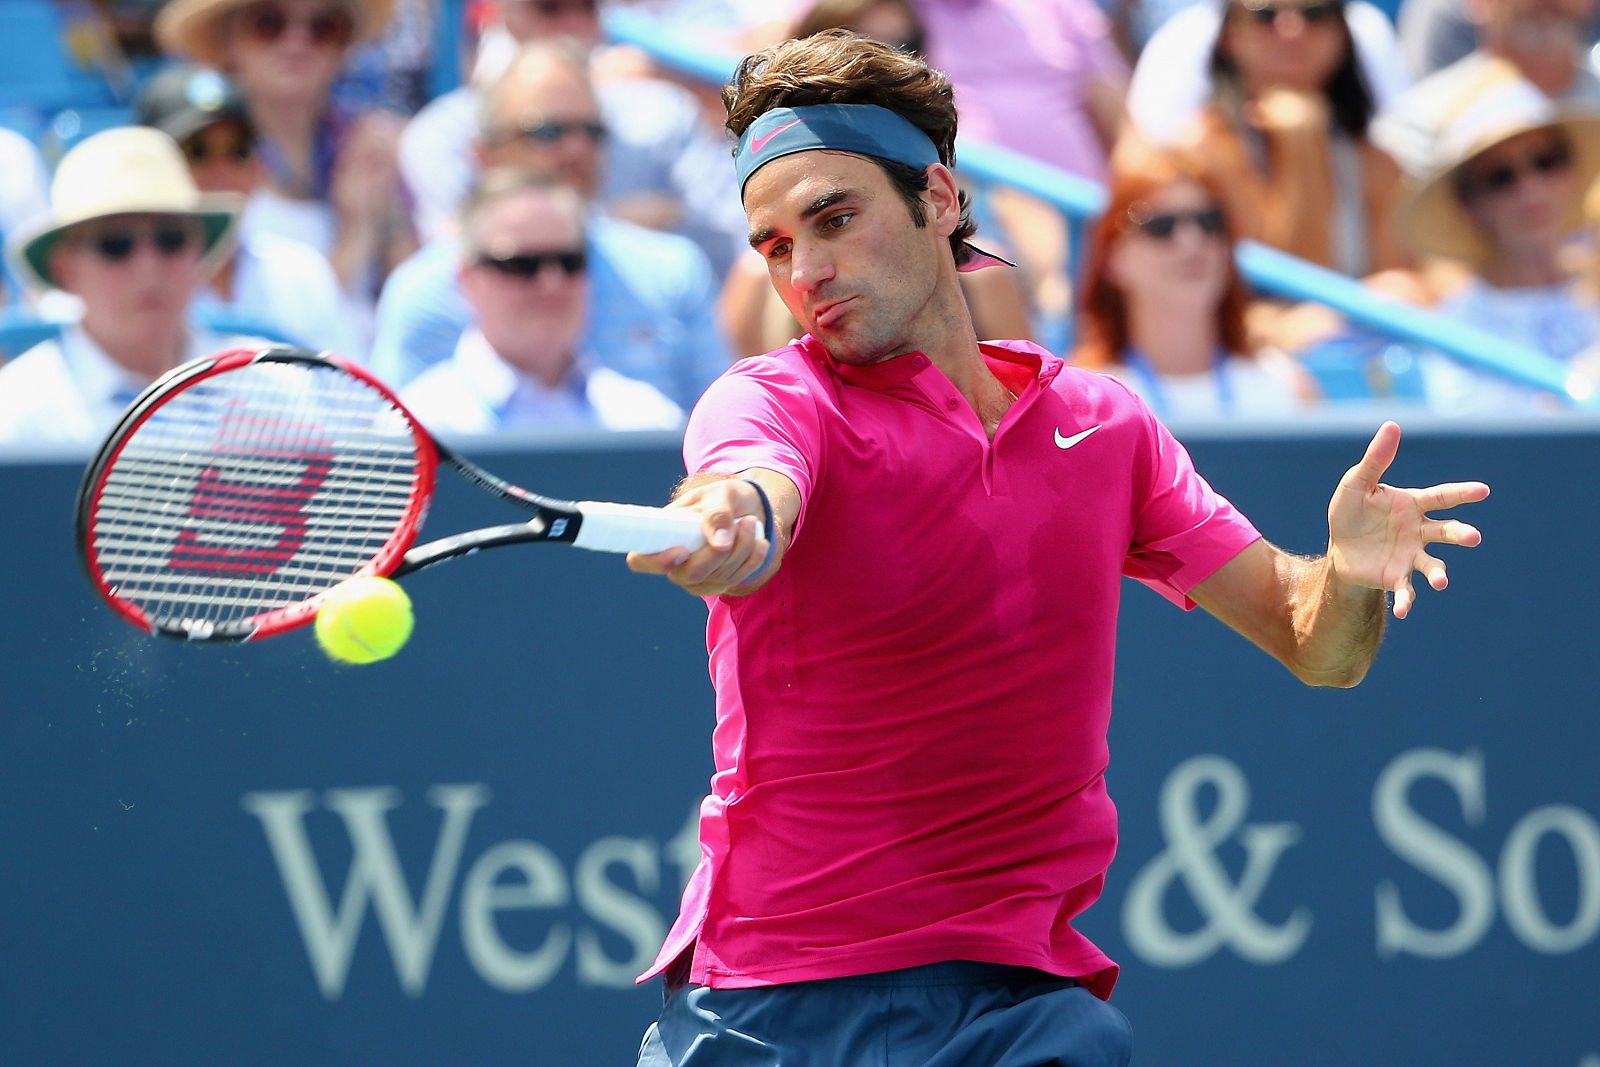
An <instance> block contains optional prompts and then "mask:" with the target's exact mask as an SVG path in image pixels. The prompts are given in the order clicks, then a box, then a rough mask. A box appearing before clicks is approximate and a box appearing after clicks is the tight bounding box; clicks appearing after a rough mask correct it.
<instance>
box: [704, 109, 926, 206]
mask: <svg viewBox="0 0 1600 1067" xmlns="http://www.w3.org/2000/svg"><path fill="white" fill-rule="evenodd" d="M818 148H832V149H836V150H838V151H840V152H854V153H856V154H857V155H863V156H874V157H876V158H878V159H887V160H889V161H890V162H891V163H904V164H905V165H906V166H908V167H911V168H912V169H913V170H919V171H920V170H923V169H925V168H926V167H927V166H928V164H929V163H937V162H939V150H938V149H937V148H935V147H934V145H933V140H932V138H930V137H929V136H928V135H927V134H926V133H923V132H922V130H920V129H918V128H917V127H916V126H915V125H914V124H913V123H912V122H911V121H910V120H909V119H906V118H905V117H903V116H901V115H899V114H897V113H896V112H893V111H890V110H889V109H888V108H886V107H879V106H878V105H877V104H810V105H808V106H806V107H775V108H773V109H772V110H771V111H768V112H767V113H766V114H764V115H762V116H761V117H760V118H758V119H756V120H755V121H754V122H752V123H751V124H750V127H749V129H747V130H745V131H744V136H743V137H741V138H739V147H738V148H737V149H735V150H734V153H733V160H734V166H735V167H736V168H737V169H738V173H739V191H740V192H741V193H742V192H744V187H745V183H746V182H748V181H749V180H750V175H752V174H754V173H755V172H756V171H757V170H760V169H761V168H762V167H764V166H766V165H767V164H768V163H771V162H772V161H773V160H774V159H779V158H781V157H783V156H789V155H793V154H794V153H796V152H810V151H812V150H814V149H818Z"/></svg>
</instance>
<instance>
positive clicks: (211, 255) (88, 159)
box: [11, 126, 244, 288]
mask: <svg viewBox="0 0 1600 1067" xmlns="http://www.w3.org/2000/svg"><path fill="white" fill-rule="evenodd" d="M243 207H244V201H243V199H242V198H240V197H238V196H234V195H232V194H226V193H215V194H204V193H201V192H200V189H199V188H198V187H197V186H196V185H195V183H194V179H193V178H192V177H190V175H189V168H188V166H187V165H186V164H185V163H184V161H183V153H182V152H181V151H179V150H178V143H177V142H176V141H174V140H173V139H172V138H171V137H168V136H167V135H166V134H164V133H162V132H161V131H160V130H155V129H150V128H148V127H144V126H119V127H117V128H115V129H110V130H105V131H103V132H101V133H97V134H95V135H94V136H92V137H86V138H84V139H83V140H82V141H80V142H79V143H78V144H77V145H75V146H74V147H73V148H72V150H71V151H70V152H68V153H67V154H66V155H64V156H62V157H61V162H60V163H59V164H58V165H57V166H56V174H55V178H54V180H52V181H51V183H50V211H49V214H48V215H46V216H45V217H44V218H41V219H36V220H34V221H33V222H32V223H31V224H29V225H27V226H25V227H24V228H23V229H21V230H20V231H18V232H17V234H16V236H15V238H14V239H13V241H12V243H11V251H12V256H13V260H14V262H15V263H16V266H17V268H18V270H19V271H20V272H21V273H22V274H23V275H24V276H25V277H27V278H28V279H29V280H30V281H32V282H33V283H34V284H35V285H37V286H39V287H40V288H55V287H56V280H55V277H54V276H53V275H52V273H51V271H50V251H51V249H53V248H55V246H56V244H57V243H58V242H59V241H60V240H61V238H62V237H63V236H65V235H66V233H67V232H68V231H69V230H71V229H72V228H73V227H74V226H77V225H79V224H81V223H84V222H88V221H90V220H92V219H103V218H110V217H112V216H116V215H180V216H182V217H184V218H191V219H197V220H198V221H199V222H200V225H201V227H202V228H203V229H204V231H205V249H204V251H203V252H202V254H201V261H200V266H201V270H202V272H203V277H207V278H209V277H210V276H211V274H212V273H214V272H215V271H216V269H217V268H218V267H219V266H221V265H222V262H223V260H224V259H225V258H226V257H227V255H228V253H230V252H231V251H232V250H233V246H234V242H235V239H236V236H237V231H238V222H239V213H240V211H241V210H242V209H243Z"/></svg>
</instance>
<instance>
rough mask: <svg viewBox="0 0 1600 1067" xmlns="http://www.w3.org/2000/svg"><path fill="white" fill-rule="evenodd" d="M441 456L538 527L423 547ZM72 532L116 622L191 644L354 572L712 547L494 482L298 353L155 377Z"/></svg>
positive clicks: (240, 356) (93, 482)
mask: <svg viewBox="0 0 1600 1067" xmlns="http://www.w3.org/2000/svg"><path fill="white" fill-rule="evenodd" d="M441 463H443V464H444V465H446V466H448V467H450V468H452V469H454V470H455V471H456V473H458V474H460V475H462V476H463V477H464V478H466V480H467V481H469V482H471V483H472V484H473V485H476V486H477V487H478V488H480V489H482V490H484V491H485V492H487V493H489V494H491V495H493V496H497V497H499V498H501V499H502V500H508V501H510V502H512V503H514V504H519V505H521V506H522V507H524V508H526V509H527V510H529V511H531V512H532V513H533V517H532V518H531V519H528V520H527V521H525V522H517V523H511V524H508V525H504V526H491V527H485V528H483V529H478V530H470V531H467V532H465V533H458V534H455V535H454V536H451V537H445V538H441V539H439V540H436V541H430V542H428V543H426V544H422V545H415V546H414V542H415V541H416V539H417V535H418V533H419V531H420V529H421V527H422V523H423V520H424V518H425V516H426V515H427V511H428V504H429V501H430V500H431V499H432V497H433V490H434V478H435V473H436V472H437V470H438V468H439V465H440V464H441ZM76 528H77V541H78V550H79V554H80V555H81V557H82V559H83V564H84V567H85V569H86V570H87V571H88V574H89V578H90V580H91V581H92V582H93V583H94V585H95V587H96V588H98V589H99V590H100V592H101V594H102V595H103V596H104V597H105V598H106V600H107V601H109V602H110V604H111V606H112V607H113V608H114V609H116V611H117V613H118V614H120V615H121V616H122V617H123V618H125V619H127V620H128V621H129V622H131V623H133V624H134V625H136V626H139V627H141V628H142V629H145V630H148V631H149V632H151V633H154V634H162V635H165V636H168V637H181V638H185V639H188V640H191V641H245V640H250V639H253V638H260V637H267V636H270V635H272V634H277V633H282V632H283V631H285V630H290V629H293V628H294V627H297V626H302V625H304V624H306V623H308V622H310V621H312V620H313V619H314V618H315V617H316V612H317V607H318V605H319V603H320V600H321V597H322V594H324V593H326V592H327V591H328V590H330V589H332V588H333V587H334V586H336V585H338V584H339V583H340V582H342V581H344V580H345V579H347V578H350V577H353V576H355V575H368V574H375V575H384V576H388V577H392V578H398V577H401V576H403V575H407V574H410V573H411V572H413V571H416V570H420V569H421V568H423V567H428V566H431V565H433V564H435V563H438V562H441V561H442V560H447V559H454V558H456V557H457V556H464V555H468V554H469V553H472V552H477V551H478V550H480V549H484V548H494V547H498V546H500V545H510V544H520V543H522V542H528V541H541V542H556V543H561V544H569V545H576V546H577V547H579V548H587V549H591V550H593V551H597V552H659V551H663V550H665V549H668V548H674V547H681V548H686V549H690V550H693V549H696V548H699V547H700V546H701V545H703V544H704V543H705V541H704V538H703V537H702V535H701V532H700V518H699V516H698V515H696V514H695V513H693V512H689V511H674V510H667V509H664V508H651V507H641V506H638V505H632V504H607V503H599V502H595V501H579V502H573V501H566V500H552V499H550V498H548V497H543V496H539V495H538V494H536V493H531V492H529V491H528V490H526V489H523V488H520V487H519V486H515V485H512V484H511V483H509V482H507V481H504V480H503V479H500V478H497V477H496V476H494V475H493V474H490V473H489V472H488V471H485V470H483V469H482V468H480V467H477V466H475V465H474V464H472V463H470V462H468V461H467V460H465V459H463V458H461V457H460V456H458V455H456V454H455V453H454V452H452V451H450V449H448V448H446V447H445V446H444V445H442V444H440V443H439V442H438V441H436V440H434V438H433V437H432V435H430V434H429V433H428V431H427V430H426V429H425V428H424V427H423V426H422V425H421V424H420V423H419V422H418V421H417V420H416V419H415V418H414V417H413V416H412V414H411V413H410V412H409V411H407V410H406V408H405V406H404V405H402V404H401V403H400V401H399V400H398V399H397V398H396V397H395V395H394V393H393V392H392V391H391V390H390V389H389V388H388V387H387V386H385V385H384V384H383V383H382V382H380V381H378V380H377V379H376V378H374V377H373V376H372V375H370V374H368V373H367V372H366V371H364V370H362V369H361V368H360V367H357V366H354V365H352V364H350V363H348V362H346V361H344V360H341V359H339V358H337V357H335V356H330V355H325V354H324V355H317V354H314V353H312V352H309V351H306V350H303V349H296V348H287V347H270V348H257V349H245V348H241V349H231V350H229V351H226V352H222V353H219V354H217V355H214V356H209V357H206V358H203V359H198V360H194V361H193V362H190V363H186V364H184V365H183V366H181V367H179V368H177V369H176V370H174V371H172V372H170V373H169V374H167V375H166V376H165V377H163V378H161V379H159V380H158V381H156V382H154V383H152V384H151V385H150V386H149V387H148V388H147V389H146V390H145V391H144V392H143V393H141V394H140V395H139V397H138V398H137V399H136V400H135V401H134V402H133V405H132V406H131V407H130V408H129V409H128V411H127V413H126V414H125V415H123V417H122V419H121V420H120V422H119V423H118V424H117V426H116V428H115V429H114V430H113V431H112V433H111V435H110V437H109V438H108V439H107V440H106V442H105V444H103V445H102V446H101V447H100V451H99V454H98V455H97V456H96V457H95V459H94V461H93V462H92V463H91V464H90V465H89V468H88V470H87V472H86V473H85V475H84V481H83V486H82V488H81V489H80V490H79V493H78V503H77V514H76Z"/></svg>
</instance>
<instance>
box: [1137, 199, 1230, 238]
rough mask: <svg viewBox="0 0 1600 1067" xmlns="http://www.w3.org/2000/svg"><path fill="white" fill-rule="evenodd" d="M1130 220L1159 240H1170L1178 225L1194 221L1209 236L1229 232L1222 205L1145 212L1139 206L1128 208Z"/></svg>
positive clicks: (1195, 225)
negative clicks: (1195, 208) (1187, 209)
mask: <svg viewBox="0 0 1600 1067" xmlns="http://www.w3.org/2000/svg"><path fill="white" fill-rule="evenodd" d="M1128 221H1129V222H1130V223H1131V224H1132V225H1133V228H1134V229H1136V230H1138V231H1139V232H1140V233H1142V234H1144V235H1145V236H1146V237H1152V238H1154V239H1155V240H1157V241H1170V240H1172V238H1173V236H1174V235H1175V234H1177V232H1178V227H1179V226H1181V225H1183V224H1184V223H1193V224H1194V227H1195V229H1197V230H1199V231H1200V232H1201V233H1202V234H1204V235H1205V236H1207V237H1221V236H1223V235H1224V234H1225V233H1227V232H1228V218H1227V216H1226V215H1224V214H1223V213H1222V209H1221V208H1220V207H1207V208H1201V209H1199V210H1198V211H1163V212H1160V213H1158V214H1145V213H1144V212H1141V211H1139V210H1138V209H1137V208H1129V209H1128Z"/></svg>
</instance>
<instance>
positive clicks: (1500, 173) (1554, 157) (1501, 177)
mask: <svg viewBox="0 0 1600 1067" xmlns="http://www.w3.org/2000/svg"><path fill="white" fill-rule="evenodd" d="M1571 166H1572V146H1571V145H1569V144H1565V143H1563V144H1554V145H1551V146H1550V147H1549V148H1546V149H1545V150H1544V151H1543V152H1535V153H1534V154H1533V155H1530V156H1528V157H1526V158H1524V159H1523V160H1521V161H1520V162H1517V163H1501V164H1499V165H1497V166H1494V167H1490V168H1489V169H1488V170H1486V171H1483V172H1482V173H1480V174H1471V173H1463V174H1462V175H1461V179H1460V182H1459V184H1458V186H1457V188H1458V189H1459V191H1460V192H1461V195H1462V196H1466V197H1472V196H1484V195H1488V196H1493V195H1496V194H1498V193H1504V192H1507V191H1508V190H1510V189H1511V188H1512V187H1513V186H1515V185H1517V184H1519V183H1520V182H1521V181H1522V179H1523V178H1526V177H1528V176H1529V175H1530V174H1546V175H1548V174H1560V173H1562V172H1564V171H1566V170H1567V169H1568V168H1570V167H1571Z"/></svg>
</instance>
